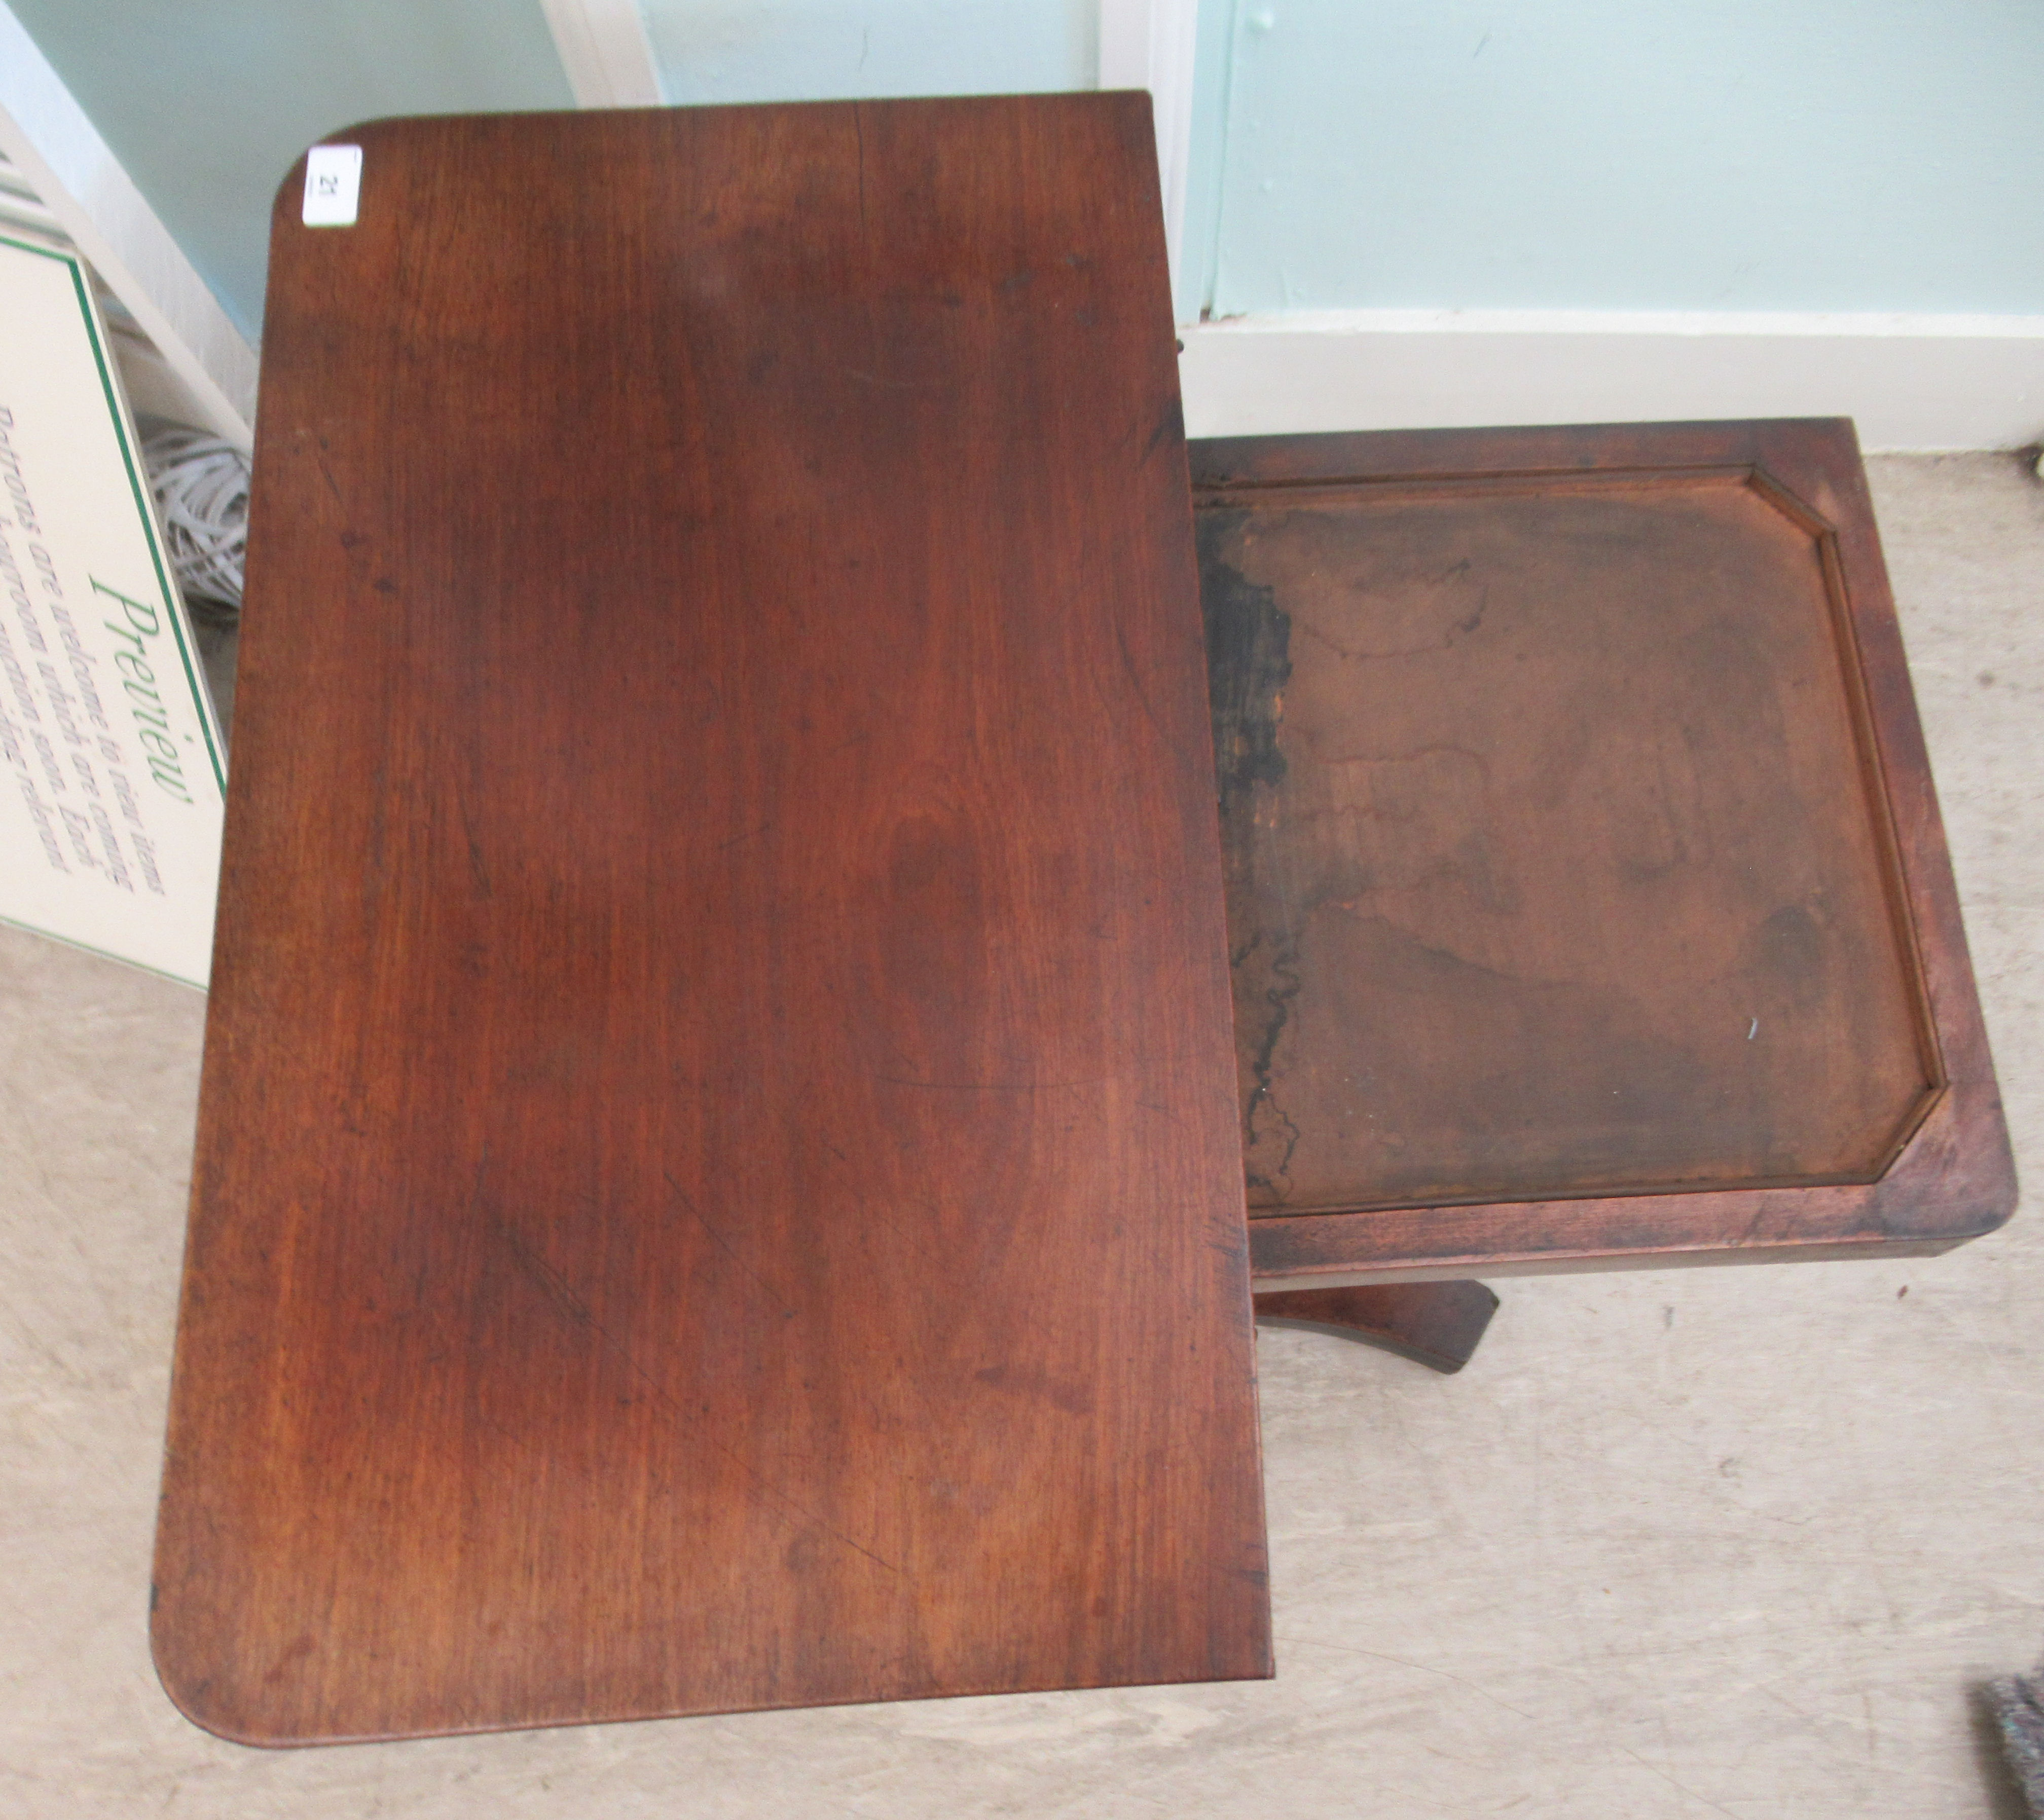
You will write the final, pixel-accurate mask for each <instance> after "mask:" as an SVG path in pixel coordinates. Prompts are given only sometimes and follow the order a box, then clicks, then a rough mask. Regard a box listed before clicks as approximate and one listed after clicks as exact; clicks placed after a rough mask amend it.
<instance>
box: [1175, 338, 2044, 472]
mask: <svg viewBox="0 0 2044 1820" xmlns="http://www.w3.org/2000/svg"><path fill="white" fill-rule="evenodd" d="M1178 335H1179V339H1180V340H1181V342H1182V344H1184V350H1185V351H1184V352H1183V354H1182V355H1181V357H1180V359H1179V363H1178V367H1179V372H1180V375H1181V379H1182V382H1183V385H1184V388H1185V428H1186V433H1187V434H1188V435H1189V436H1273V435H1284V434H1289V433H1297V432H1305V431H1314V430H1377V429H1408V428H1424V427H1430V426H1439V427H1443V428H1448V427H1457V426H1459V427H1465V428H1474V427H1480V426H1484V425H1489V424H1593V423H1650V422H1657V421H1662V422H1666V421H1679V420H1685V419H1691V418H1708V417H1851V418H1854V420H1856V421H1857V422H1858V425H1859V436H1860V441H1861V444H1862V446H1864V447H1866V448H1868V449H1869V450H1904V449H1910V450H1932V449H1984V448H2019V447H2023V446H2025V445H2026V444H2028V443H2034V442H2035V441H2037V440H2038V439H2039V437H2040V436H2044V316H1874V315H1817V314H1811V315H1732V314H1729V313H1724V314H1720V313H1694V314H1691V313H1606V312H1601V311H1596V312H1593V311H1560V310H1554V311H1548V310H1538V311H1536V310H1484V311H1477V310H1315V311H1305V310H1300V311H1290V312H1286V313H1282V314H1274V315H1269V316H1240V317H1231V318H1228V319H1226V320H1224V321H1218V322H1201V323H1192V324H1186V325H1185V326H1184V327H1182V328H1180V329H1179V331H1178Z"/></svg>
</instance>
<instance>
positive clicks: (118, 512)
mask: <svg viewBox="0 0 2044 1820" xmlns="http://www.w3.org/2000/svg"><path fill="white" fill-rule="evenodd" d="M226 784H227V774H226V767H225V760H224V756H223V754H222V751H221V739H220V729H219V727H218V725H217V723H216V722H215V720H214V719H213V707H212V704H211V702H210V701H209V699H208V697H207V695H206V685H205V682H204V679H203V678H202V674H201V672H200V670H199V666H198V654H197V651H196V650H195V649H194V645H193V642H192V635H191V628H190V625H189V624H187V623H186V619H185V616H184V610H183V606H182V605H181V604H180V603H179V599H178V597H177V593H176V591H175V589H174V588H173V587H172V586H171V579H170V566H169V564H168V563H167V562H166V561H165V560H164V556H163V543H162V539H161V538H160V536H159V534H158V532H157V528H156V518H155V516H154V514H153V513H152V511H151V509H150V505H149V500H148V494H147V493H146V492H145V491H144V482H143V475H142V466H141V462H140V458H139V456H138V455H137V454H136V448H135V444H134V436H133V431H132V429H131V428H130V425H129V419H128V413H127V411H126V409H125V406H124V405H123V404H122V402H121V397H120V395H119V394H118V393H117V390H116V382H115V379H114V375H113V367H112V364H111V363H110V361H109V358H108V355H107V350H106V335H105V333H104V332H103V330H102V328H101V325H100V321H99V317H98V311H97V309H95V307H94V304H93V301H92V295H91V292H90V290H89V289H88V287H87V283H86V275H85V272H84V271H83V268H82V267H81V266H80V264H79V261H78V260H77V259H75V258H73V257H71V256H69V255H65V254H63V253H57V252H52V251H48V250H46V249H45V248H41V247H38V246H35V245H32V244H29V243H27V242H25V241H21V240H10V239H8V238H6V236H0V920H4V921H6V922H9V923H14V924H16V925H17V926H18V927H21V928H25V929H33V930H34V931H37V932H38V933H39V934H41V935H53V936H55V937H56V939H58V940H59V941H62V942H69V943H73V944H74V945H75V946H79V947H81V948H90V949H91V950H94V952H96V953H98V954H108V955H111V956H112V957H113V958H115V959H117V960H122V961H127V962H132V963H133V964H134V965H135V966H140V967H147V968H148V969H150V970H152V972H155V973H164V974H167V975H168V976H169V977H171V978H172V979H175V980H181V981H184V982H185V983H186V985H195V986H199V987H203V986H204V985H206V977H207V973H208V970H209V965H210V962H211V957H212V950H213V897H214V893H215V892H216V890H217V888H218V884H219V877H220V827H221V809H222V806H223V801H224V797H225V789H226Z"/></svg>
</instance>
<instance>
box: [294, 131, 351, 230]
mask: <svg viewBox="0 0 2044 1820" xmlns="http://www.w3.org/2000/svg"><path fill="white" fill-rule="evenodd" d="M361 194H362V148H361V147H360V146H359V145H315V146H314V147H313V148H312V150H311V151H309V152H307V153H306V154H305V225H306V226H307V227H309V228H352V227H353V226H354V225H355V205H356V203H357V202H358V201H359V199H360V198H361Z"/></svg>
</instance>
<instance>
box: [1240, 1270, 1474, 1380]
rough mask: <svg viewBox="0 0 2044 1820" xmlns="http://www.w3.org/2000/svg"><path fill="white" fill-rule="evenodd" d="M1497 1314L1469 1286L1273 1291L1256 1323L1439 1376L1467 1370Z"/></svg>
mask: <svg viewBox="0 0 2044 1820" xmlns="http://www.w3.org/2000/svg"><path fill="white" fill-rule="evenodd" d="M1496 1309H1497V1297H1496V1296H1495V1295H1493V1293H1492V1292H1490V1291H1489V1289H1487V1288H1485V1287H1484V1286H1483V1284H1481V1283H1473V1282H1470V1281H1458V1282H1452V1283H1385V1284H1368V1285H1366V1286H1364V1287H1362V1288H1352V1289H1274V1290H1270V1291H1268V1292H1265V1293H1263V1294H1261V1295H1258V1296H1257V1298H1256V1319H1258V1322H1259V1323H1262V1324H1263V1325H1265V1326H1266V1327H1304V1328H1310V1329H1312V1330H1313V1331H1315V1332H1316V1333H1324V1334H1339V1335H1340V1336H1341V1337H1342V1338H1344V1339H1352V1340H1361V1341H1362V1342H1363V1343H1364V1344H1365V1345H1366V1346H1381V1347H1382V1348H1383V1349H1384V1350H1385V1351H1386V1352H1393V1353H1398V1354H1399V1355H1400V1357H1403V1358H1408V1359H1412V1360H1414V1361H1416V1362H1417V1363H1419V1364H1420V1365H1430V1366H1431V1367H1432V1368H1433V1369H1435V1371H1439V1372H1457V1371H1460V1370H1461V1369H1462V1367H1463V1366H1464V1365H1467V1364H1468V1363H1469V1361H1470V1354H1471V1353H1473V1352H1474V1351H1475V1350H1476V1348H1477V1342H1478V1341H1479V1340H1481V1338H1483V1332H1484V1329H1485V1328H1486V1327H1489V1325H1490V1317H1491V1316H1492V1315H1493V1314H1494V1313H1495V1312H1496Z"/></svg>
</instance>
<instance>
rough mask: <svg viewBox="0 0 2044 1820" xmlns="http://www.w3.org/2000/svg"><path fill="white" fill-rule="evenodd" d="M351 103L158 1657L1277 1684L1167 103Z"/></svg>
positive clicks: (309, 249)
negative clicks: (347, 160) (490, 113)
mask: <svg viewBox="0 0 2044 1820" xmlns="http://www.w3.org/2000/svg"><path fill="white" fill-rule="evenodd" d="M348 137H349V138H351V139H352V140H358V141H359V143H360V144H362V145H363V148H364V153H365V157H364V166H363V190H362V212H361V220H360V223H359V225H358V226H356V227H355V228H348V229H324V230H308V229H305V228H302V226H301V225H299V223H298V215H297V198H298V182H299V179H298V178H297V177H296V176H294V178H293V179H290V180H287V181H286V183H285V185H284V187H283V190H282V192H281V194H280V199H279V206H278V210H277V213H276V217H275V226H274V238H273V242H272V255H271V290H270V297H269V305H268V314H267V321H266V323H265V333H264V342H263V392H262V417H261V422H260V425H259V441H258V454H257V466H256V475H255V506H254V520H253V524H252V532H251V538H250V558H249V575H248V612H247V619H246V632H245V634H244V640H243V644H242V648H241V659H240V708H239V724H238V727H237V729H236V751H235V761H236V769H235V774H234V784H233V790H232V795H231V798H230V801H229V809H228V829H227V837H226V838H227V848H226V858H225V873H224V880H223V888H222V897H221V915H220V923H219V936H218V946H217V959H216V962H215V970H214V975H213V980H214V985H213V996H212V1002H211V1007H210V1014H209V1024H208V1031H207V1047H206V1070H205V1076H204V1085H203V1090H202V1104H201V1111H200V1126H199V1138H198V1165H197V1173H196V1177H195V1181H194V1192H193V1200H192V1211H191V1227H190V1244H189V1250H188V1254H187V1258H186V1275H185V1288H184V1299H183V1309H182V1313H181V1316H180V1325H179V1342H178V1357H177V1366H176V1373H175V1383H174V1388H173V1396H172V1411H171V1432H170V1442H169V1451H168V1460H167V1469H166V1475H165V1482H164V1493H163V1512H162V1519H161V1524H160V1528H159V1543H158V1557H157V1573H156V1579H157V1584H156V1615H155V1642H156V1657H157V1661H158V1664H159V1669H160V1671H161V1672H162V1674H163V1679H164V1681H165V1684H166V1685H167V1688H169V1689H170V1691H171V1693H172V1695H173V1696H174V1697H175V1699H177V1700H178V1702H179V1704H180V1705H181V1706H183V1708H184V1709H185V1711H186V1712H188V1713H189V1714H191V1716H193V1717H194V1718H196V1719H197V1720H198V1722H200V1723H202V1724H203V1725H205V1726H208V1727H209V1728H210V1729H212V1730H216V1731H219V1732H221V1733H222V1734H226V1735H229V1736H231V1737H239V1738H242V1739H245V1740H250V1741H260V1742H270V1743H276V1742H290V1741H301V1742H302V1741H313V1740H325V1739H336V1738H350V1737H352V1738H367V1737H390V1736H395V1735H404V1734H421V1733H432V1732H448V1731H459V1730H478V1729H488V1728H494V1727H501V1726H528V1725H540V1724H549V1723H557V1722H571V1721H582V1720H590V1719H600V1718H627V1717H639V1716H647V1715H652V1714H674V1713H683V1712H705V1711H726V1710H732V1709H737V1708H746V1707H772V1706H787V1705H797V1704H812V1703H823V1702H830V1701H844V1700H871V1699H897V1698H906V1697H910V1696H916V1695H936V1694H965V1693H982V1692H992V1691H1002V1690H1012V1689H1021V1688H1050V1687H1085V1686H1095V1685H1101V1684H1112V1683H1127V1682H1158V1681H1174V1680H1205V1679H1215V1678H1225V1677H1234V1676H1262V1675H1265V1674H1267V1673H1268V1672H1270V1656H1269V1643H1268V1610H1267V1604H1266V1592H1265V1586H1264V1574H1263V1565H1264V1563H1263V1553H1262V1496H1261V1484H1260V1480H1259V1468H1258V1446H1257V1438H1256V1432H1255V1425H1254V1424H1255V1415H1254V1390H1253V1378H1252V1373H1253V1369H1254V1364H1253V1355H1252V1350H1251V1339H1252V1334H1251V1315H1250V1307H1249V1300H1248V1289H1247V1259H1246V1255H1245V1246H1244V1241H1243V1199H1242V1188H1241V1158H1240V1153H1239V1146H1238V1145H1237V1142H1236V1140H1235V1130H1234V1121H1233V1116H1232V1112H1231V1104H1232V1094H1233V1068H1232V1062H1231V1054H1230V1053H1229V1042H1228V980H1227V970H1226V949H1225V939H1224V923H1223V912H1222V904H1221V896H1220V875H1219V864H1218V857H1217V852H1216V831H1215V827H1214V821H1213V812H1212V789H1211V781H1210V779H1211V770H1210V767H1211V762H1212V758H1211V747H1210V745H1209V741H1208V731H1207V724H1206V717H1205V708H1204V693H1203V686H1202V665H1201V639H1200V628H1199V624H1198V616H1197V606H1196V596H1197V582H1196V575H1195V570H1194V566H1193V548H1192V542H1191V530H1190V519H1189V509H1188V505H1187V499H1186V492H1185V484H1186V474H1185V463H1184V456H1183V452H1182V450H1183V440H1182V433H1181V427H1180V426H1181V418H1180V414H1179V408H1178V389H1177V374H1176V370H1175V365H1174V360H1173V357H1172V325H1171V320H1170V309H1169V303H1168V295H1167V286H1166V269H1165V260H1164V247H1163V240H1162V233H1161V231H1160V228H1159V225H1158V224H1159V213H1158V201H1157V196H1156V189H1155V182H1156V179H1155V149H1154V142H1153V140H1152V139H1151V128H1150V123H1149V119H1148V113H1147V102H1145V101H1144V100H1143V98H1139V97H1131V96H1092V95H1085V96H1070V97H1063V98H1034V99H1001V100H988V101H970V102H901V103H886V104H860V105H856V106H854V105H843V106H805V107H773V108H759V109H676V110H664V111H654V112H647V113H594V114H582V115H569V114H548V115H544V116H533V117H524V118H513V117H493V118H471V119H443V120H432V121H389V122H382V123H378V124H376V125H371V126H367V127H365V128H363V129H359V131H358V132H355V133H353V134H351V135H348ZM1079 808H1083V812H1075V810H1078V809H1079Z"/></svg>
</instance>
